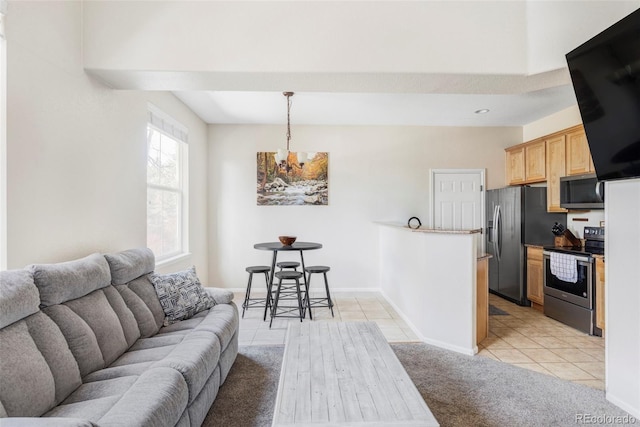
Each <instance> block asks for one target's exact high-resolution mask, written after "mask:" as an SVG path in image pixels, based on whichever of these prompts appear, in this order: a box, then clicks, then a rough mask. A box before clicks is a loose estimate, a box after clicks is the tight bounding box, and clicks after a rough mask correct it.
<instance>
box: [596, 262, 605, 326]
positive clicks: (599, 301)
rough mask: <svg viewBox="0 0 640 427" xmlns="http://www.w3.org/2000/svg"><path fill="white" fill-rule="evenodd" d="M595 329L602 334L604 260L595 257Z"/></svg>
mask: <svg viewBox="0 0 640 427" xmlns="http://www.w3.org/2000/svg"><path fill="white" fill-rule="evenodd" d="M596 327H597V328H600V329H602V331H603V332H604V258H600V257H596Z"/></svg>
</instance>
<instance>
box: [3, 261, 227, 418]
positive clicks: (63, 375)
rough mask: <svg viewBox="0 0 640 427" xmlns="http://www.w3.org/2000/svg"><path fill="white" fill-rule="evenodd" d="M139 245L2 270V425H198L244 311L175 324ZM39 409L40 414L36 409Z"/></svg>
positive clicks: (216, 312) (221, 294) (219, 305)
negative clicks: (168, 316)
mask: <svg viewBox="0 0 640 427" xmlns="http://www.w3.org/2000/svg"><path fill="white" fill-rule="evenodd" d="M154 265H155V260H154V256H153V253H152V252H151V251H150V250H148V249H134V250H129V251H124V252H119V253H115V254H108V255H101V254H93V255H90V256H88V257H86V258H82V259H79V260H75V261H70V262H65V263H60V264H42V265H32V266H29V267H27V268H25V269H24V270H10V271H3V272H0V426H1V427H8V426H39V425H46V426H127V427H129V426H199V425H201V424H202V421H203V420H204V418H205V416H206V414H207V412H208V410H209V408H210V407H211V404H212V403H213V401H214V399H215V397H216V395H217V393H218V388H219V387H220V385H221V384H222V383H223V382H224V380H225V378H226V376H227V374H228V372H229V370H230V368H231V365H232V364H233V362H234V361H235V358H236V355H237V353H238V309H237V307H236V306H235V304H234V303H233V302H232V301H231V299H232V298H233V294H231V293H230V292H228V291H223V290H214V289H212V288H205V290H206V291H207V292H209V294H210V295H211V296H212V297H213V298H214V300H215V301H216V304H215V305H214V306H213V307H212V308H210V309H208V310H206V311H202V312H200V313H198V314H196V315H195V316H194V317H192V318H190V319H187V320H182V321H179V322H177V323H174V324H171V325H169V326H163V321H164V317H165V315H164V312H163V309H162V307H161V305H160V303H159V300H158V297H157V295H156V292H155V290H154V287H153V285H152V283H151V282H150V280H149V278H148V273H150V272H152V271H153V269H154ZM36 417H37V418H36Z"/></svg>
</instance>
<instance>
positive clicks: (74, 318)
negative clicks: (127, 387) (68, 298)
mask: <svg viewBox="0 0 640 427" xmlns="http://www.w3.org/2000/svg"><path fill="white" fill-rule="evenodd" d="M43 312H44V313H46V314H47V316H49V317H50V318H51V319H53V321H54V322H55V323H56V324H57V325H58V327H59V328H60V331H61V332H62V334H63V335H64V337H65V339H66V341H67V345H68V346H69V349H70V350H71V352H72V353H73V357H74V358H75V359H76V362H77V363H78V367H79V368H80V375H81V376H83V377H84V376H85V375H87V374H90V373H91V372H93V371H96V370H98V369H101V368H103V367H104V366H105V364H104V358H103V357H102V351H100V346H99V345H98V340H97V338H96V334H95V333H94V332H93V330H92V329H91V327H90V326H89V325H88V324H87V322H85V321H84V319H82V317H80V316H79V315H78V314H76V313H74V312H73V310H71V309H70V308H69V307H67V306H66V305H62V304H59V305H54V306H51V307H46V308H44V309H43Z"/></svg>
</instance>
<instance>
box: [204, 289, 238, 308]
mask: <svg viewBox="0 0 640 427" xmlns="http://www.w3.org/2000/svg"><path fill="white" fill-rule="evenodd" d="M204 290H205V291H206V292H207V293H208V294H209V296H210V297H211V298H213V300H214V301H215V302H216V304H229V303H230V302H231V301H233V292H231V291H230V290H228V289H222V288H204Z"/></svg>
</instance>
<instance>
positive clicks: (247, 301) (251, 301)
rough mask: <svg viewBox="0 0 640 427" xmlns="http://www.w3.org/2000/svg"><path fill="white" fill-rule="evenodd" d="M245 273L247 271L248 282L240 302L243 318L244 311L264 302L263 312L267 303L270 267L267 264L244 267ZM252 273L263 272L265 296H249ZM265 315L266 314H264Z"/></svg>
mask: <svg viewBox="0 0 640 427" xmlns="http://www.w3.org/2000/svg"><path fill="white" fill-rule="evenodd" d="M245 270H246V271H247V273H249V282H248V283H247V292H246V293H245V294H244V302H243V303H242V318H243V319H244V311H245V310H247V309H248V308H250V307H255V306H257V305H258V304H260V305H262V303H264V304H265V312H266V306H268V305H269V300H270V298H269V272H270V271H271V267H269V266H267V265H253V266H251V267H247V268H245ZM253 273H264V278H265V280H266V284H267V296H266V298H251V282H252V281H253ZM265 317H266V315H265Z"/></svg>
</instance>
